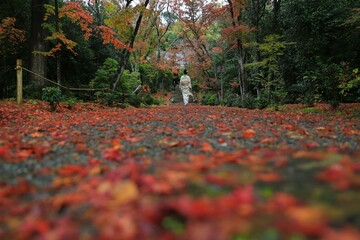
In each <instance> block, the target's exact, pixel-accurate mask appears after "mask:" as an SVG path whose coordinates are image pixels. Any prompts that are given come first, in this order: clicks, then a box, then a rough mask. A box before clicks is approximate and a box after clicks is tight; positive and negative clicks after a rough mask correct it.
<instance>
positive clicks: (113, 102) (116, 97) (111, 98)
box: [101, 92, 123, 107]
mask: <svg viewBox="0 0 360 240" xmlns="http://www.w3.org/2000/svg"><path fill="white" fill-rule="evenodd" d="M101 96H102V98H101V103H102V104H104V105H106V106H110V107H114V106H117V105H119V104H120V103H121V102H123V98H122V96H121V94H120V93H117V92H107V93H103V94H102V95H101Z"/></svg>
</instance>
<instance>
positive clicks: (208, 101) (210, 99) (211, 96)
mask: <svg viewBox="0 0 360 240" xmlns="http://www.w3.org/2000/svg"><path fill="white" fill-rule="evenodd" d="M201 104H203V105H210V106H215V105H218V104H219V100H218V97H217V95H216V94H215V93H208V94H205V95H204V96H203V97H202V99H201Z"/></svg>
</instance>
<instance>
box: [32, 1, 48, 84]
mask: <svg viewBox="0 0 360 240" xmlns="http://www.w3.org/2000/svg"><path fill="white" fill-rule="evenodd" d="M48 3H49V1H48V0H31V52H32V54H31V63H30V69H31V71H33V72H35V73H37V74H39V75H40V76H43V77H45V76H46V72H47V57H46V56H45V55H43V54H39V53H35V52H46V51H47V43H46V41H45V37H46V31H45V30H44V29H43V28H42V27H41V25H42V24H43V22H44V20H43V19H44V15H45V8H44V4H48ZM30 82H31V85H32V86H33V88H34V89H41V88H43V87H44V85H45V82H44V79H42V78H40V77H38V76H35V75H34V74H31V75H30Z"/></svg>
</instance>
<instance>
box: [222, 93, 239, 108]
mask: <svg viewBox="0 0 360 240" xmlns="http://www.w3.org/2000/svg"><path fill="white" fill-rule="evenodd" d="M222 104H223V105H225V106H228V107H241V105H242V103H241V96H240V95H239V94H236V93H233V92H231V91H228V92H226V93H225V97H224V100H223V102H222Z"/></svg>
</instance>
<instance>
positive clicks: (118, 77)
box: [112, 0, 150, 91]
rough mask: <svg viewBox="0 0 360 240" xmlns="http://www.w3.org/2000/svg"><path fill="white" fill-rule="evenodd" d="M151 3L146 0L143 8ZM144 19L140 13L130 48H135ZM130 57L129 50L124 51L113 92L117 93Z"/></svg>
mask: <svg viewBox="0 0 360 240" xmlns="http://www.w3.org/2000/svg"><path fill="white" fill-rule="evenodd" d="M129 2H131V1H128V3H129ZM149 2H150V0H146V1H145V3H144V5H143V6H144V7H145V8H146V7H147V5H148V4H149ZM127 6H128V4H127ZM142 18H143V13H142V12H140V15H139V17H138V19H137V21H136V25H135V29H134V32H133V34H132V36H131V39H130V43H129V47H130V48H133V47H134V42H135V38H136V35H137V34H138V32H139V28H140V25H141V21H142ZM129 57H130V52H129V50H127V49H124V50H123V54H122V57H121V59H120V62H119V67H118V70H117V75H116V79H115V82H114V84H113V89H112V90H113V91H115V89H116V86H117V85H118V83H119V82H120V79H121V76H122V74H123V72H124V70H125V65H126V63H127V61H128V60H129Z"/></svg>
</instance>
